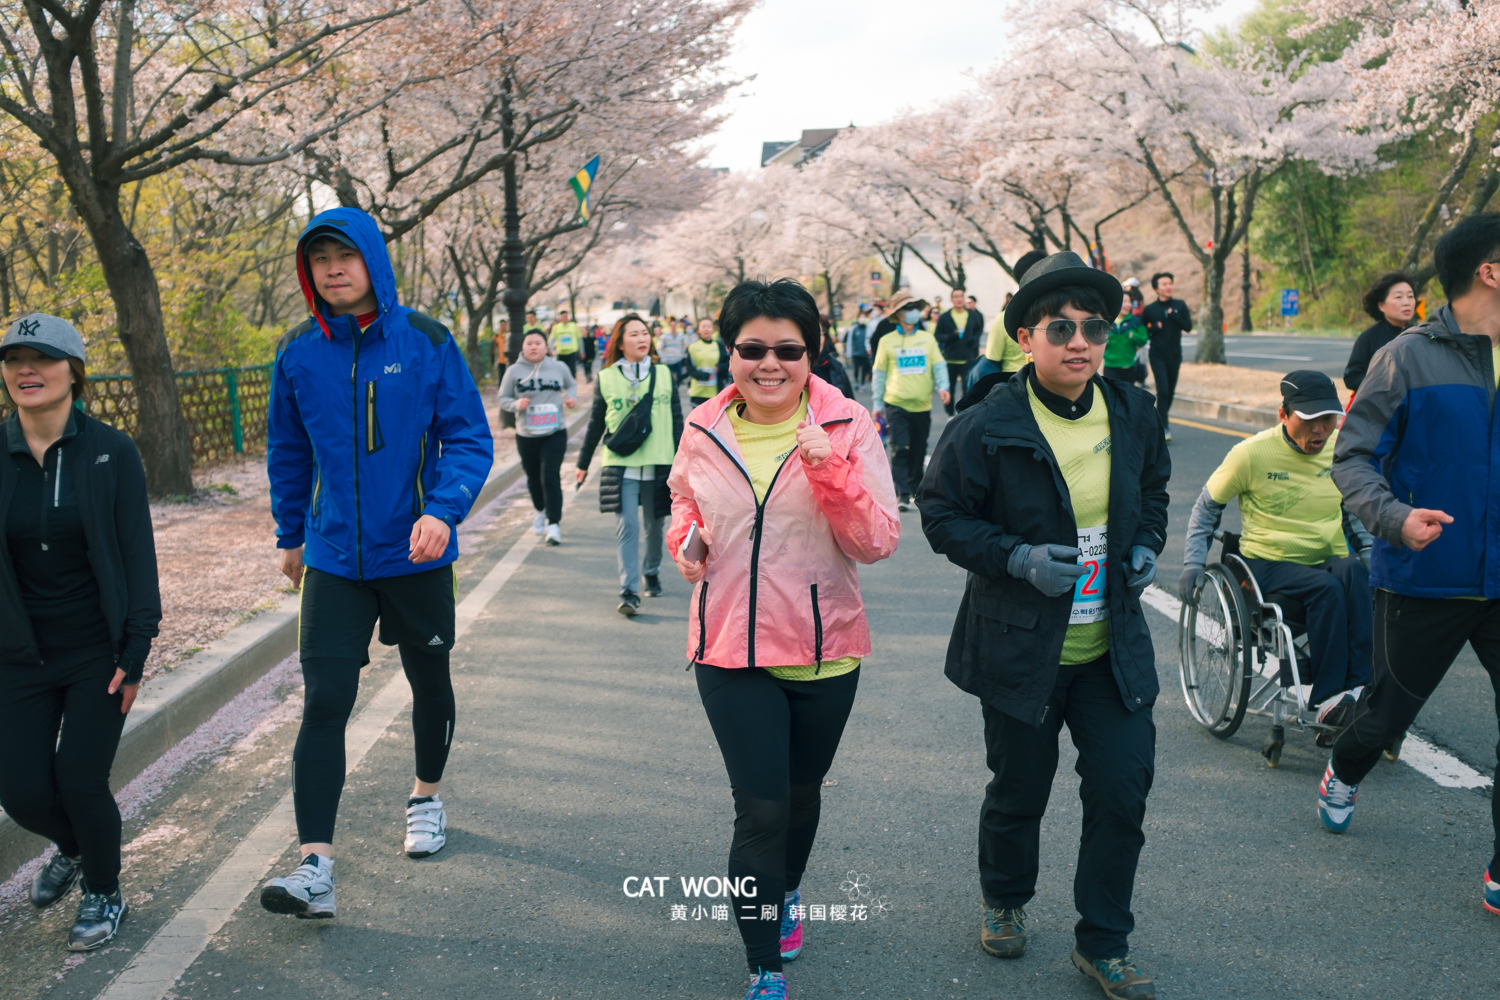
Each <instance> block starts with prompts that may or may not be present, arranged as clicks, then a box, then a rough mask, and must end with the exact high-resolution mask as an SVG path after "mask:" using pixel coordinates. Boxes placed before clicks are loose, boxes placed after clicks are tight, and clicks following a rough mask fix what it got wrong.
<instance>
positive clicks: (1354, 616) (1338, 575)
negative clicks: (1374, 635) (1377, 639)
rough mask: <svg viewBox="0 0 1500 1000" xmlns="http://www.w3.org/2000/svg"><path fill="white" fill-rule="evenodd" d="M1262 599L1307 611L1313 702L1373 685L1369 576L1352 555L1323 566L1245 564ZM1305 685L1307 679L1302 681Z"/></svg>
mask: <svg viewBox="0 0 1500 1000" xmlns="http://www.w3.org/2000/svg"><path fill="white" fill-rule="evenodd" d="M1245 563H1246V565H1248V566H1249V567H1250V572H1252V573H1254V574H1255V579H1256V581H1257V582H1258V583H1259V584H1260V590H1261V593H1263V594H1271V593H1281V594H1286V595H1287V596H1289V597H1295V598H1297V599H1298V600H1299V601H1301V602H1302V603H1303V604H1304V605H1305V606H1306V607H1307V643H1308V653H1309V654H1310V655H1311V656H1312V664H1313V676H1312V678H1311V683H1312V703H1313V704H1314V705H1316V704H1319V703H1320V702H1323V701H1326V700H1327V699H1329V698H1332V697H1333V696H1334V695H1336V694H1341V693H1343V692H1345V691H1348V690H1349V689H1350V688H1355V687H1359V686H1360V685H1362V684H1369V683H1370V649H1371V641H1372V640H1371V635H1370V630H1371V624H1370V616H1371V614H1372V609H1373V607H1374V601H1373V597H1372V595H1371V594H1370V575H1369V574H1368V573H1366V572H1365V567H1364V565H1363V564H1362V563H1360V561H1359V560H1358V559H1356V558H1354V557H1353V556H1345V557H1344V558H1343V559H1330V560H1329V561H1328V562H1326V563H1324V564H1323V565H1321V566H1300V565H1298V564H1297V563H1287V562H1271V561H1270V560H1269V559H1248V558H1247V559H1246V560H1245ZM1302 680H1303V683H1307V682H1308V681H1309V678H1306V677H1304V678H1302Z"/></svg>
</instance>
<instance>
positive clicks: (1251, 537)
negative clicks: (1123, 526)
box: [1177, 371, 1374, 728]
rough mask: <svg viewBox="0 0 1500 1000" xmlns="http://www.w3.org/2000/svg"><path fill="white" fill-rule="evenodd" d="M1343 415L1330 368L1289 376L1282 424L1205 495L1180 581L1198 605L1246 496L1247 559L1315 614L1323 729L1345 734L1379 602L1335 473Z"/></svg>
mask: <svg viewBox="0 0 1500 1000" xmlns="http://www.w3.org/2000/svg"><path fill="white" fill-rule="evenodd" d="M1343 412H1344V410H1343V406H1342V405H1340V403H1339V397H1338V392H1337V391H1336V390H1335V389H1334V387H1333V381H1332V380H1331V379H1329V377H1328V376H1327V375H1324V374H1323V373H1322V372H1316V371H1295V372H1292V373H1291V374H1290V375H1288V376H1287V377H1286V378H1284V379H1282V380H1281V412H1280V416H1281V424H1280V426H1278V427H1272V428H1270V429H1268V430H1264V431H1262V432H1260V433H1259V434H1256V435H1255V436H1254V437H1251V438H1248V439H1247V440H1244V441H1241V442H1240V443H1239V444H1237V445H1235V446H1234V447H1233V448H1231V449H1230V450H1229V454H1228V455H1227V456H1225V458H1224V462H1223V464H1222V465H1220V466H1219V467H1218V469H1216V470H1215V471H1214V474H1213V475H1212V476H1210V477H1209V479H1208V485H1207V486H1205V487H1204V488H1203V492H1202V493H1200V494H1199V495H1198V500H1197V502H1196V503H1195V504H1194V505H1193V513H1192V515H1191V516H1190V517H1189V518H1188V530H1187V544H1186V546H1185V548H1184V551H1183V557H1182V562H1183V571H1182V576H1181V577H1180V579H1179V580H1178V584H1177V589H1178V593H1179V595H1180V596H1181V597H1182V599H1183V601H1185V602H1191V601H1194V600H1196V599H1197V594H1198V591H1199V589H1200V588H1201V587H1202V584H1203V568H1204V565H1205V564H1206V563H1207V562H1208V550H1209V546H1210V545H1211V544H1212V543H1213V534H1214V532H1215V531H1216V530H1218V527H1219V520H1220V518H1221V517H1222V516H1223V513H1224V508H1225V507H1226V506H1228V504H1229V501H1230V500H1233V499H1234V498H1235V497H1238V498H1239V501H1240V520H1241V523H1242V525H1243V534H1242V535H1241V537H1240V554H1241V556H1242V557H1243V558H1244V560H1245V563H1246V565H1248V566H1249V567H1250V571H1251V572H1252V573H1253V574H1255V579H1256V582H1257V583H1258V584H1259V585H1260V589H1261V593H1263V594H1266V595H1268V598H1269V599H1271V600H1275V598H1276V597H1277V596H1285V597H1288V598H1293V599H1295V600H1297V601H1300V602H1301V603H1302V605H1303V607H1304V608H1305V609H1306V611H1307V622H1306V626H1307V640H1308V652H1309V654H1310V656H1311V659H1312V678H1311V680H1312V695H1311V697H1310V698H1309V699H1308V701H1309V703H1310V704H1312V705H1315V706H1317V711H1318V716H1317V720H1318V722H1319V723H1322V724H1325V725H1328V726H1334V727H1339V728H1342V727H1343V726H1346V725H1348V723H1349V721H1350V718H1351V717H1352V714H1353V711H1354V703H1355V702H1356V701H1357V700H1358V699H1359V692H1360V690H1361V689H1362V688H1363V687H1364V685H1366V684H1368V683H1370V673H1371V659H1370V657H1371V619H1372V616H1373V606H1374V602H1373V597H1372V595H1371V591H1370V577H1369V572H1368V570H1369V558H1370V556H1369V549H1370V545H1371V538H1370V534H1369V532H1367V531H1366V530H1365V528H1364V525H1362V524H1361V523H1360V522H1359V519H1358V518H1355V517H1353V516H1351V515H1350V514H1349V513H1348V511H1347V510H1345V509H1344V506H1343V500H1342V497H1341V496H1340V494H1339V491H1338V487H1336V486H1334V484H1333V479H1332V475H1331V472H1332V467H1333V443H1334V441H1335V439H1336V438H1337V437H1338V430H1337V429H1336V428H1337V426H1338V420H1339V417H1340V416H1342V415H1343ZM1346 535H1347V538H1346ZM1351 542H1352V543H1353V548H1354V550H1355V555H1353V556H1351V555H1350V543H1351ZM1272 595H1274V596H1272Z"/></svg>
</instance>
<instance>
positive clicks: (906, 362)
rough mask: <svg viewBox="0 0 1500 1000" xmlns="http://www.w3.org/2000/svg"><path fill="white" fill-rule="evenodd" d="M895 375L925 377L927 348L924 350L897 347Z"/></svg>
mask: <svg viewBox="0 0 1500 1000" xmlns="http://www.w3.org/2000/svg"><path fill="white" fill-rule="evenodd" d="M896 374H897V375H926V374H927V348H925V347H898V348H896Z"/></svg>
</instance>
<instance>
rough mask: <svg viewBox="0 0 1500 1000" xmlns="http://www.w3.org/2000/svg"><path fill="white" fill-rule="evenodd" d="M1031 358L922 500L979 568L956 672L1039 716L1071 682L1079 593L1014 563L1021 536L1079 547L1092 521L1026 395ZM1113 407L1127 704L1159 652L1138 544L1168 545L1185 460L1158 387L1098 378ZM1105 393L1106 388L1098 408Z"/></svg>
mask: <svg viewBox="0 0 1500 1000" xmlns="http://www.w3.org/2000/svg"><path fill="white" fill-rule="evenodd" d="M1031 369H1032V366H1031V365H1027V366H1026V367H1025V368H1023V369H1021V371H1019V372H1017V373H1016V374H1015V375H1014V376H1013V377H1011V379H1010V380H1009V381H1007V382H1002V383H1001V384H1000V385H998V386H997V387H996V388H995V389H994V390H993V391H991V392H990V393H989V395H987V396H986V397H984V399H983V402H980V403H977V404H976V405H974V406H972V407H971V408H969V409H967V410H965V411H963V412H962V413H959V414H958V415H957V416H956V417H954V418H953V419H952V420H950V421H948V426H947V427H946V428H945V429H944V431H943V436H942V439H941V440H940V441H938V445H937V448H936V450H935V451H934V452H933V454H932V461H931V463H930V464H929V465H928V467H927V475H926V476H925V477H924V478H923V480H922V489H921V492H920V494H919V495H918V497H917V507H918V508H919V509H920V510H921V512H922V530H923V531H924V532H925V533H926V535H927V541H928V543H929V544H930V545H931V546H932V548H933V551H935V552H937V553H939V554H941V555H945V556H947V557H948V559H949V560H950V561H951V562H954V563H956V564H957V565H959V566H962V567H963V568H964V569H966V570H968V571H969V579H968V585H967V586H966V587H965V589H964V596H963V601H962V602H961V603H960V604H959V607H958V617H957V619H956V620H955V621H954V623H953V635H952V638H951V640H950V642H949V644H948V662H947V667H946V673H947V675H948V679H949V680H951V681H952V682H953V683H954V684H956V685H958V686H959V687H960V688H962V689H963V690H965V691H967V692H969V693H970V694H973V695H977V696H978V697H980V698H983V699H984V700H985V701H986V702H987V703H988V704H990V705H992V706H994V707H995V708H997V709H999V710H1000V711H1002V712H1004V713H1005V714H1007V715H1011V716H1014V717H1015V718H1018V719H1021V720H1023V721H1025V722H1028V723H1031V724H1032V725H1038V724H1040V722H1041V712H1042V708H1043V706H1044V705H1045V704H1046V701H1047V698H1048V696H1049V695H1050V694H1051V692H1052V688H1053V686H1054V684H1055V683H1056V680H1057V668H1058V661H1059V659H1060V657H1061V655H1062V644H1063V638H1064V636H1065V634H1066V633H1067V628H1068V612H1069V609H1070V607H1071V606H1072V595H1071V594H1064V595H1062V596H1061V597H1043V596H1042V594H1041V592H1040V591H1038V590H1037V589H1036V588H1035V587H1033V586H1032V585H1031V584H1029V583H1027V582H1026V581H1025V580H1017V579H1014V578H1012V577H1011V576H1010V575H1009V574H1008V573H1006V571H1005V564H1006V562H1007V561H1008V560H1009V558H1010V554H1011V551H1012V550H1013V549H1014V548H1015V547H1016V546H1017V545H1018V544H1021V543H1023V542H1024V543H1027V544H1031V545H1039V544H1045V543H1051V544H1057V545H1074V544H1076V539H1077V537H1078V528H1077V525H1076V524H1075V522H1074V520H1073V508H1072V503H1071V501H1070V499H1069V494H1068V489H1067V484H1066V483H1065V482H1064V480H1063V475H1062V470H1061V469H1059V468H1058V465H1057V459H1056V458H1055V457H1054V455H1053V453H1052V448H1051V446H1050V445H1048V443H1047V440H1046V438H1045V437H1043V436H1042V432H1041V429H1040V428H1039V427H1038V426H1037V422H1036V417H1035V416H1034V415H1033V414H1032V412H1031V403H1030V401H1029V400H1028V398H1027V394H1026V379H1027V378H1028V377H1029V376H1030V374H1031ZM1094 391H1095V392H1096V393H1102V394H1103V399H1102V401H1103V402H1104V404H1105V405H1107V406H1108V408H1109V425H1110V439H1111V448H1110V484H1109V554H1108V560H1109V570H1108V573H1107V576H1106V581H1107V583H1106V586H1107V588H1108V593H1109V615H1110V617H1109V648H1110V654H1111V655H1110V660H1111V662H1112V665H1113V668H1114V673H1115V680H1116V682H1117V683H1118V684H1119V688H1120V697H1121V699H1122V700H1123V701H1124V703H1125V707H1126V708H1128V709H1130V710H1131V711H1134V710H1136V709H1138V708H1141V707H1143V706H1145V705H1149V704H1151V703H1152V702H1153V701H1154V700H1155V699H1156V695H1157V692H1158V690H1159V685H1158V683H1157V677H1156V654H1155V651H1154V650H1153V649H1152V646H1151V631H1150V629H1149V628H1148V627H1147V625H1146V621H1145V617H1144V615H1143V614H1142V612H1141V604H1140V600H1139V599H1138V598H1136V597H1134V596H1132V595H1131V594H1130V592H1129V590H1128V589H1127V588H1126V586H1125V574H1124V566H1125V560H1126V557H1127V556H1128V554H1129V552H1130V548H1131V546H1133V545H1144V546H1146V547H1148V548H1150V549H1151V550H1152V551H1154V552H1157V553H1160V552H1161V550H1162V547H1163V546H1164V545H1165V544H1166V537H1167V503H1168V497H1167V480H1168V479H1169V478H1170V477H1171V474H1172V459H1171V456H1170V454H1169V453H1168V451H1167V446H1166V444H1165V442H1164V441H1163V440H1162V431H1161V422H1160V420H1159V419H1158V417H1157V415H1156V404H1155V400H1154V399H1153V397H1152V396H1151V394H1150V393H1148V392H1145V391H1144V390H1142V389H1138V388H1136V387H1135V386H1132V385H1129V384H1127V383H1124V382H1120V381H1117V380H1115V379H1100V378H1095V379H1094ZM1100 402H1101V400H1100V399H1099V398H1098V397H1097V396H1096V398H1095V400H1094V404H1093V405H1095V406H1098V405H1099V404H1100Z"/></svg>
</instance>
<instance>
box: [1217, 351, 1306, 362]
mask: <svg viewBox="0 0 1500 1000" xmlns="http://www.w3.org/2000/svg"><path fill="white" fill-rule="evenodd" d="M1224 356H1225V357H1229V358H1265V359H1266V360H1268V361H1311V360H1313V359H1312V358H1304V357H1303V356H1302V355H1300V354H1249V353H1246V352H1243V351H1226V352H1225V355H1224Z"/></svg>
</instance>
